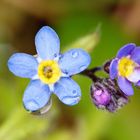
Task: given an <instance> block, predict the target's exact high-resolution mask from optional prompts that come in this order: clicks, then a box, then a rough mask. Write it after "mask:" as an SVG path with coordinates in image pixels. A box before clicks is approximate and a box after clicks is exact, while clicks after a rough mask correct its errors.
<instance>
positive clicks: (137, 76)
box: [127, 67, 140, 83]
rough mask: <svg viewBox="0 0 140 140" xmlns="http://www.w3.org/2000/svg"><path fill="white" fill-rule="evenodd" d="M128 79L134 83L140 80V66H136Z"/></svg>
mask: <svg viewBox="0 0 140 140" xmlns="http://www.w3.org/2000/svg"><path fill="white" fill-rule="evenodd" d="M127 79H128V80H129V81H131V82H133V83H137V82H138V81H139V80H140V67H138V68H135V69H134V71H133V73H132V74H131V75H129V76H128V77H127Z"/></svg>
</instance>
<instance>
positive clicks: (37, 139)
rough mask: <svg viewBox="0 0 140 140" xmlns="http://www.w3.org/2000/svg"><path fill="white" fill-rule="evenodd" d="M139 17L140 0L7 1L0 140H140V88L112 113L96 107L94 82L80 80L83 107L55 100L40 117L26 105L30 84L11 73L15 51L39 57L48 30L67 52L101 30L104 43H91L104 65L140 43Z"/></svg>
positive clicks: (3, 7)
mask: <svg viewBox="0 0 140 140" xmlns="http://www.w3.org/2000/svg"><path fill="white" fill-rule="evenodd" d="M139 15H140V1H139V0H77V1H76V0H51V1H49V0H1V1H0V92H1V93H0V140H124V139H125V140H140V94H139V92H140V91H139V90H138V89H135V95H134V96H133V97H131V101H130V103H129V104H128V105H126V106H125V107H124V108H122V109H121V110H119V111H118V112H117V113H114V114H111V113H108V112H105V111H102V110H98V109H96V108H95V106H94V105H93V103H92V101H91V99H90V96H89V95H90V93H89V89H90V85H91V81H90V80H89V79H87V78H85V77H82V76H79V75H78V76H75V77H74V79H75V80H76V81H77V82H78V83H79V84H80V86H81V89H82V99H81V101H80V103H79V104H78V105H76V106H73V107H68V106H66V105H64V104H62V103H61V102H60V101H59V100H58V98H57V97H55V96H52V101H53V104H52V108H51V109H50V111H49V112H48V113H47V115H45V116H34V115H31V114H29V113H28V112H26V111H25V110H24V108H23V106H22V96H23V92H24V90H25V88H26V86H27V84H28V82H29V80H28V79H22V78H19V77H15V76H14V75H13V74H12V73H10V72H9V71H8V69H7V60H8V58H9V57H10V56H11V55H12V54H13V53H14V52H26V53H30V54H35V46H34V36H35V34H36V32H37V31H38V29H40V28H41V27H42V26H43V25H49V26H51V27H52V28H54V29H55V30H56V32H57V33H58V35H59V37H60V39H61V49H63V50H64V49H66V46H69V45H70V44H72V43H73V42H75V41H76V40H78V39H80V38H81V37H83V38H82V39H84V36H85V37H86V36H87V35H90V34H91V33H92V32H94V31H95V30H96V29H97V28H99V26H100V36H99V38H98V39H99V40H98V39H97V38H93V40H92V39H90V41H89V42H87V45H88V43H89V44H90V43H91V45H93V44H94V45H96V47H95V48H94V49H93V50H92V51H90V54H91V57H92V63H91V65H90V67H94V66H98V65H101V64H102V63H104V62H105V61H106V60H108V59H110V58H112V57H113V56H114V55H115V54H116V52H117V50H118V49H119V48H120V47H122V46H123V45H124V44H127V43H129V42H134V43H136V44H137V45H139V44H140V41H139V40H140V36H139V35H140V16H139ZM96 39H97V40H96ZM96 41H97V42H96ZM83 45H84V46H85V48H86V44H83ZM79 47H80V45H79ZM82 47H83V46H82ZM83 48H84V47H83Z"/></svg>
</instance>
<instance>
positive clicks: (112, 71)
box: [109, 59, 118, 79]
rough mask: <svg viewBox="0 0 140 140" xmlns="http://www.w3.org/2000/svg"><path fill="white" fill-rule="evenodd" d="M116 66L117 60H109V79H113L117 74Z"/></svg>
mask: <svg viewBox="0 0 140 140" xmlns="http://www.w3.org/2000/svg"><path fill="white" fill-rule="evenodd" d="M117 66H118V60H117V59H113V60H112V61H111V64H110V68H109V74H110V78H111V79H115V78H116V77H117V74H118V70H117Z"/></svg>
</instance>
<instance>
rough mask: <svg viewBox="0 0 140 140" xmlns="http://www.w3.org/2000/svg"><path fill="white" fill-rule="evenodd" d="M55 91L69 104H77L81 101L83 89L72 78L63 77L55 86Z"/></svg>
mask: <svg viewBox="0 0 140 140" xmlns="http://www.w3.org/2000/svg"><path fill="white" fill-rule="evenodd" d="M54 93H55V94H56V95H57V96H58V98H59V99H60V100H61V101H62V102H63V103H64V104H67V105H70V106H72V105H75V104H77V103H78V102H79V100H80V96H81V90H80V87H79V85H78V84H77V83H76V82H75V81H73V80H72V79H71V78H61V79H60V80H59V81H58V82H57V83H56V84H55V86H54Z"/></svg>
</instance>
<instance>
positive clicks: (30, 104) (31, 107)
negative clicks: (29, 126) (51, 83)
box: [24, 100, 39, 111]
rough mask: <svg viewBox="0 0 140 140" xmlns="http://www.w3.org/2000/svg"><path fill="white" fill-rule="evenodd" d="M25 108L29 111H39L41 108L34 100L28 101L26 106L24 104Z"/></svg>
mask: <svg viewBox="0 0 140 140" xmlns="http://www.w3.org/2000/svg"><path fill="white" fill-rule="evenodd" d="M24 106H25V109H26V110H28V111H32V110H37V109H38V108H39V105H38V103H37V102H36V101H34V100H29V101H27V102H26V104H24Z"/></svg>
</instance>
